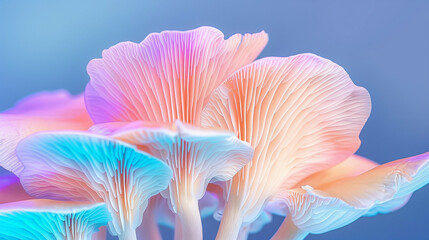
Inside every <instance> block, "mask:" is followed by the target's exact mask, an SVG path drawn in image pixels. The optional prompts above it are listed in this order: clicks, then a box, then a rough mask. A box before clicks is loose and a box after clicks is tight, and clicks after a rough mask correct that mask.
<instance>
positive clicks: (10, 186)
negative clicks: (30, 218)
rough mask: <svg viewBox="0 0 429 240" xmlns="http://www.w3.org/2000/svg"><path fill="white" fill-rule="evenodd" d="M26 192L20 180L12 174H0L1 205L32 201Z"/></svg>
mask: <svg viewBox="0 0 429 240" xmlns="http://www.w3.org/2000/svg"><path fill="white" fill-rule="evenodd" d="M30 198H31V197H30V196H29V195H28V194H27V193H26V192H25V191H24V188H22V185H21V183H20V182H19V178H18V177H17V176H15V175H14V174H12V173H9V172H7V173H3V174H2V173H0V203H7V202H16V201H22V200H27V199H30Z"/></svg>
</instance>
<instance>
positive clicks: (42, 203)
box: [0, 199, 111, 240]
mask: <svg viewBox="0 0 429 240" xmlns="http://www.w3.org/2000/svg"><path fill="white" fill-rule="evenodd" d="M110 219H111V217H110V214H109V212H108V211H107V208H106V205H105V204H104V203H95V204H94V203H85V202H62V201H55V200H46V199H32V200H25V201H19V202H11V203H4V204H0V239H11V240H13V239H16V240H18V239H19V240H46V239H48V240H55V239H57V240H63V239H66V240H90V239H91V237H92V236H93V234H94V233H95V232H97V231H98V229H99V228H100V227H101V226H104V225H106V224H107V222H108V221H110Z"/></svg>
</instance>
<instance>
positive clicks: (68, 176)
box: [17, 131, 172, 240]
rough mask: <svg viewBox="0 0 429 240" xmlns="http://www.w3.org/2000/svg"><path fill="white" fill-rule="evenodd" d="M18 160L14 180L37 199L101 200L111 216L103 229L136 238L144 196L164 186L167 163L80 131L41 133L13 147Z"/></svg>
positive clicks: (115, 141) (122, 143)
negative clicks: (18, 171)
mask: <svg viewBox="0 0 429 240" xmlns="http://www.w3.org/2000/svg"><path fill="white" fill-rule="evenodd" d="M17 155H18V157H19V159H20V161H21V162H22V164H23V165H24V167H25V168H24V170H23V171H22V173H21V176H20V179H21V183H22V184H23V186H24V189H25V190H26V191H27V192H28V193H29V194H30V195H32V196H34V197H37V198H49V199H58V200H72V201H85V200H86V201H91V202H99V201H104V202H105V203H106V205H107V209H108V210H109V212H110V213H111V215H112V218H113V220H112V222H109V230H110V232H111V233H112V234H113V235H118V236H119V238H120V239H126V240H132V239H136V233H135V229H136V228H137V227H138V226H139V225H140V223H141V221H142V216H143V213H144V211H145V209H146V207H147V203H148V199H149V198H150V197H151V196H153V195H155V194H158V193H159V192H160V191H162V190H164V189H165V188H166V187H167V185H168V183H169V181H170V179H171V176H172V173H171V170H170V168H169V167H168V166H167V165H166V164H165V163H163V162H162V161H159V160H158V159H156V158H154V157H152V156H150V155H148V154H146V153H143V152H140V151H138V150H136V149H135V147H134V146H131V145H129V144H126V143H124V142H121V141H118V140H114V139H110V138H108V137H104V136H99V135H95V134H89V133H86V132H72V131H70V132H42V133H37V134H34V135H32V136H30V137H27V138H25V139H24V140H22V141H21V142H20V144H19V145H18V148H17Z"/></svg>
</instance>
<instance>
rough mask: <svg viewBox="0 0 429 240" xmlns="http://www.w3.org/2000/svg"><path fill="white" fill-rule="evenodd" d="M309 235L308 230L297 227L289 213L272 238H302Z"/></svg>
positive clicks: (291, 239)
mask: <svg viewBox="0 0 429 240" xmlns="http://www.w3.org/2000/svg"><path fill="white" fill-rule="evenodd" d="M307 235H308V232H304V231H302V230H300V229H299V228H297V227H296V226H295V224H294V223H293V221H292V218H291V217H290V215H288V216H287V217H286V218H285V220H284V221H283V223H282V225H281V226H280V228H279V229H278V230H277V232H276V234H274V236H273V237H272V238H271V240H302V239H304V238H305V237H306V236H307Z"/></svg>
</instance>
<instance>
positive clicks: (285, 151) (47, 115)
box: [0, 27, 429, 240]
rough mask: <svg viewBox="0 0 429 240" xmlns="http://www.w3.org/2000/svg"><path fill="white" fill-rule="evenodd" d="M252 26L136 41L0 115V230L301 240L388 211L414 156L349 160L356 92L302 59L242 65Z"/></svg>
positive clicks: (363, 107) (358, 119)
mask: <svg viewBox="0 0 429 240" xmlns="http://www.w3.org/2000/svg"><path fill="white" fill-rule="evenodd" d="M267 42H268V36H267V34H266V33H265V32H260V33H256V34H245V35H241V34H236V35H233V36H232V37H230V38H228V39H226V40H225V39H224V35H223V34H222V33H221V32H220V31H219V30H217V29H214V28H211V27H201V28H198V29H195V30H190V31H184V32H180V31H165V32H161V33H154V34H150V35H149V36H148V37H147V38H146V39H145V40H144V41H143V42H141V43H132V42H123V43H119V44H117V45H115V46H113V47H111V48H109V49H107V50H105V51H103V55H102V58H101V59H94V60H92V61H91V62H90V63H89V64H88V68H87V70H88V74H89V76H90V82H89V83H88V85H87V87H86V89H85V93H84V94H82V95H78V96H71V95H70V94H69V93H67V92H66V91H54V92H42V93H38V94H35V95H32V96H29V97H27V98H26V99H24V100H22V101H20V102H19V103H18V104H17V105H16V106H15V107H13V108H11V109H10V110H7V111H5V112H3V113H1V114H0V165H1V166H2V167H3V168H5V169H6V170H8V171H10V172H11V173H4V174H2V175H1V177H0V203H1V204H0V239H7V240H9V239H20V240H39V239H49V240H50V239H75V240H76V239H106V235H107V233H106V231H109V233H110V234H111V235H114V236H118V237H119V239H124V240H134V239H150V240H157V239H161V234H160V231H159V228H158V226H159V225H160V224H161V225H164V226H167V227H171V228H174V235H175V239H177V240H201V239H202V238H203V228H202V224H201V219H202V218H204V217H209V216H213V217H214V218H215V219H217V220H219V221H221V223H220V227H219V231H218V234H217V237H216V239H217V240H234V239H247V236H248V234H250V233H254V232H258V231H260V230H261V229H262V228H263V226H264V225H266V224H269V223H270V221H271V218H272V217H271V216H272V214H276V215H281V216H286V217H285V220H284V222H283V224H282V225H281V226H280V228H279V229H278V231H277V233H276V234H275V235H274V236H267V238H266V239H269V238H271V239H273V240H282V239H283V240H285V239H303V238H305V236H307V235H308V234H309V233H314V234H319V233H324V232H327V231H330V230H333V229H336V228H339V227H342V226H344V225H346V224H349V223H351V222H353V221H354V220H356V219H357V218H359V217H361V216H369V215H376V214H378V213H387V212H391V211H394V210H396V209H398V208H400V207H402V206H403V205H404V204H405V203H406V202H407V201H408V199H409V197H410V196H411V194H412V193H413V191H415V190H417V189H419V188H421V187H422V186H424V185H425V184H427V183H428V182H429V167H428V166H429V164H428V161H429V153H425V154H421V155H418V156H414V157H409V158H405V159H401V160H397V161H393V162H390V163H387V164H383V165H378V164H377V163H375V162H372V161H370V160H368V159H365V158H363V157H360V156H357V155H353V154H354V153H355V152H356V150H357V149H358V147H359V145H360V140H359V133H360V131H361V129H362V127H363V126H364V124H365V122H366V120H367V118H368V116H369V114H370V109H371V103H370V97H369V94H368V92H367V91H366V90H365V89H364V88H362V87H357V86H355V85H354V84H353V82H352V81H351V79H350V78H349V76H348V74H347V73H346V72H345V71H344V69H343V68H341V67H340V66H338V65H337V64H335V63H333V62H331V61H329V60H327V59H324V58H321V57H318V56H315V55H313V54H300V55H296V56H292V57H267V58H262V59H259V60H256V61H255V59H256V58H257V56H258V55H259V53H260V52H261V51H262V50H263V48H264V47H265V45H266V44H267Z"/></svg>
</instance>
